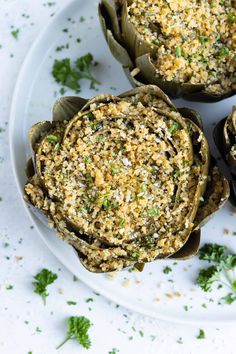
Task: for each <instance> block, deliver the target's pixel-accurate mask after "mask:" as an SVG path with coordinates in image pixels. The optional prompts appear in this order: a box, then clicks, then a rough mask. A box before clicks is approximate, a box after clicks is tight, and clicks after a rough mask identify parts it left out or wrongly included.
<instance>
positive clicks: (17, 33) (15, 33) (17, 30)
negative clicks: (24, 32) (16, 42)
mask: <svg viewBox="0 0 236 354" xmlns="http://www.w3.org/2000/svg"><path fill="white" fill-rule="evenodd" d="M19 32H20V29H19V28H17V29H15V30H12V31H11V35H12V37H14V38H15V39H18V35H19Z"/></svg>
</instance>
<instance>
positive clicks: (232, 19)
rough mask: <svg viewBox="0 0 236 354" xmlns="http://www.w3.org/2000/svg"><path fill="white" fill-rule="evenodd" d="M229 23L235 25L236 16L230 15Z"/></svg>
mask: <svg viewBox="0 0 236 354" xmlns="http://www.w3.org/2000/svg"><path fill="white" fill-rule="evenodd" d="M228 21H229V23H230V24H231V25H233V24H234V23H235V21H236V16H235V15H233V14H231V13H230V14H228Z"/></svg>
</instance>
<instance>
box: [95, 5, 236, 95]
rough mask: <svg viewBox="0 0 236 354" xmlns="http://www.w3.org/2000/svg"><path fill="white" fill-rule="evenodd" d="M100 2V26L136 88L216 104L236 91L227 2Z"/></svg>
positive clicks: (234, 14)
mask: <svg viewBox="0 0 236 354" xmlns="http://www.w3.org/2000/svg"><path fill="white" fill-rule="evenodd" d="M187 5H188V6H186V2H179V1H174V0H170V1H166V0H158V1H157V0H156V1H153V0H146V1H143V0H127V1H126V0H101V2H100V4H99V17H100V22H101V26H102V29H103V32H104V35H105V38H106V41H107V43H108V45H109V47H110V50H111V52H112V54H113V55H114V57H115V58H116V59H117V60H118V61H119V62H120V63H121V64H122V66H123V68H124V70H125V73H126V74H127V76H128V78H129V80H130V81H131V83H132V84H133V85H134V86H139V85H140V84H141V85H143V84H155V85H157V86H159V87H160V88H161V89H162V90H163V91H164V92H165V93H166V94H168V95H170V96H171V97H180V96H182V97H184V98H186V99H190V100H196V101H217V100H221V99H223V98H225V97H228V96H231V95H233V94H235V92H236V76H235V73H236V60H235V48H236V36H235V33H236V10H235V7H234V6H233V5H231V2H227V1H223V2H222V1H220V0H216V1H214V2H213V1H208V0H203V1H198V0H191V1H189V2H188V3H187Z"/></svg>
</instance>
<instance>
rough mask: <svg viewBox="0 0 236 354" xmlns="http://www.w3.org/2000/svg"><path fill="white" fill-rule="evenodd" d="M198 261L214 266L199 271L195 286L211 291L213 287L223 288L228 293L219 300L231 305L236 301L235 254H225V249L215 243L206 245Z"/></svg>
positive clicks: (201, 250) (200, 252)
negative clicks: (227, 290)
mask: <svg viewBox="0 0 236 354" xmlns="http://www.w3.org/2000/svg"><path fill="white" fill-rule="evenodd" d="M199 259H201V260H205V261H207V262H209V263H213V264H214V265H212V266H210V267H208V268H203V269H201V270H200V271H199V274H198V277H197V284H198V285H199V286H200V287H201V288H202V290H204V291H206V292H208V291H211V290H212V289H213V287H214V285H217V284H218V288H221V287H223V286H225V287H226V288H228V289H230V292H229V293H228V294H227V295H226V296H224V297H222V298H221V302H223V303H226V304H231V303H232V302H234V301H236V274H235V268H236V254H235V253H229V252H227V248H226V247H225V246H223V245H218V244H216V243H207V244H205V245H204V246H203V247H202V248H201V249H200V251H199Z"/></svg>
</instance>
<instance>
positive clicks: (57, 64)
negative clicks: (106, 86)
mask: <svg viewBox="0 0 236 354" xmlns="http://www.w3.org/2000/svg"><path fill="white" fill-rule="evenodd" d="M97 64H98V63H97V62H95V61H94V60H93V56H92V54H91V53H87V54H85V55H84V56H82V57H80V58H78V59H77V60H76V62H75V65H72V64H71V61H70V59H69V58H65V59H62V60H57V59H56V60H55V61H54V63H53V68H52V75H53V77H54V79H55V80H56V82H58V83H59V84H61V85H63V86H66V87H69V88H70V89H71V90H74V91H76V92H79V91H80V83H79V81H80V80H82V79H86V80H89V81H90V88H91V89H95V88H96V85H99V84H100V82H99V81H98V80H96V79H95V78H94V77H93V75H92V73H91V67H94V66H96V65H97Z"/></svg>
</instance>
